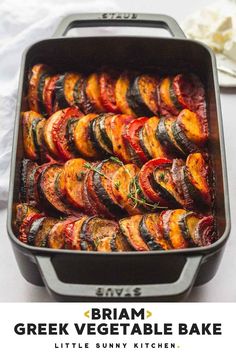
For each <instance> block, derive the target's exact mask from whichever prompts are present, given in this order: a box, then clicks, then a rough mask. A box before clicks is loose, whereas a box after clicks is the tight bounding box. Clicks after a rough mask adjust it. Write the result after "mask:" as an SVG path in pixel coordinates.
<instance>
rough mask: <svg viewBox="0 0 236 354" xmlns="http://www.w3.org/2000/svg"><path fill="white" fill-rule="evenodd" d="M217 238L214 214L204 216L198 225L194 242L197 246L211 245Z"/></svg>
mask: <svg viewBox="0 0 236 354" xmlns="http://www.w3.org/2000/svg"><path fill="white" fill-rule="evenodd" d="M216 240H217V235H216V230H215V220H214V217H213V216H212V215H209V216H205V217H203V218H202V219H201V220H200V221H199V223H198V224H197V226H196V229H195V233H194V242H195V243H196V245H197V246H210V245H211V244H212V243H214V242H215V241H216Z"/></svg>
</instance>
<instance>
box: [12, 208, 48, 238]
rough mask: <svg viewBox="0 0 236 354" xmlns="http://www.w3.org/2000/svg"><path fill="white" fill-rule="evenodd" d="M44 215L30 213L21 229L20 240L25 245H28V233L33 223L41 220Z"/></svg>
mask: <svg viewBox="0 0 236 354" xmlns="http://www.w3.org/2000/svg"><path fill="white" fill-rule="evenodd" d="M43 216H44V215H43V214H41V213H35V212H30V213H29V214H27V215H26V217H25V218H24V220H23V222H22V224H21V226H20V228H19V235H18V239H19V240H20V241H21V242H23V243H26V244H27V243H28V233H29V230H30V227H31V225H32V223H33V222H34V221H35V220H37V219H41V218H42V217H43Z"/></svg>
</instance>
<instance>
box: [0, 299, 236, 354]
mask: <svg viewBox="0 0 236 354" xmlns="http://www.w3.org/2000/svg"><path fill="white" fill-rule="evenodd" d="M92 307H96V308H97V307H100V308H101V307H103V308H104V307H107V308H109V309H111V308H113V307H114V308H117V309H121V308H122V304H109V303H108V304H104V305H103V306H101V305H97V304H96V305H94V304H89V303H87V304H86V303H85V304H65V303H64V304H63V303H61V304H44V311H42V305H41V304H21V306H19V305H18V304H8V305H6V304H4V305H3V304H2V305H0V311H1V318H5V319H7V321H5V322H4V321H0V333H1V337H0V338H1V348H5V350H4V349H3V350H2V352H4V353H6V354H9V353H15V352H16V353H20V354H32V353H34V354H42V353H51V354H54V353H57V354H65V353H67V354H71V353H83V354H93V353H101V354H104V353H111V352H115V353H119V352H121V351H122V353H124V354H125V353H132V354H133V353H140V352H141V353H143V354H151V353H160V354H164V353H177V354H190V353H191V354H199V353H215V354H221V353H224V352H225V353H227V354H234V353H235V352H236V344H235V341H234V338H235V325H234V319H235V317H234V316H231V317H230V318H229V313H232V310H234V313H235V310H236V305H235V304H228V305H227V304H226V305H223V304H194V305H192V304H177V305H176V304H167V303H166V304H153V303H152V304H149V303H147V304H145V305H140V304H135V305H132V304H125V308H126V309H127V311H129V309H130V308H131V307H134V308H135V309H136V310H140V308H144V309H145V310H149V311H151V312H152V316H151V317H149V318H145V320H141V319H140V318H137V319H136V320H134V321H129V320H124V319H123V320H121V321H117V320H106V321H104V320H97V321H95V320H91V319H88V318H86V317H84V312H85V311H87V310H90V313H91V308H92ZM49 322H51V323H69V325H68V327H67V328H68V332H69V334H70V335H63V336H52V335H51V336H46V335H45V336H43V335H40V336H36V335H35V336H33V335H30V336H25V335H23V336H19V335H16V334H14V326H15V325H16V324H17V323H35V324H37V323H49ZM83 322H85V323H86V322H88V323H91V322H92V323H96V324H100V323H104V322H105V323H107V324H109V323H119V322H123V323H130V324H131V325H133V324H134V323H135V322H137V323H139V325H140V326H141V325H142V324H143V323H158V329H159V330H163V324H164V323H172V328H173V335H165V336H163V335H156V336H152V335H150V336H148V335H147V336H143V335H142V336H140V335H133V336H128V335H126V336H123V335H113V336H109V335H89V336H87V335H86V334H84V333H83V335H82V336H78V335H77V334H76V331H75V329H74V323H78V324H79V326H80V325H81V323H83ZM179 323H187V324H188V328H190V325H191V324H192V323H197V325H198V327H199V328H200V327H201V324H202V323H222V335H216V336H213V335H211V336H209V335H208V336H203V335H194V334H193V335H184V336H183V335H181V336H179V335H178V324H179ZM55 342H56V343H57V344H59V343H61V342H63V343H65V342H69V343H71V342H75V343H81V344H82V343H85V342H89V346H90V348H89V349H64V350H63V349H62V350H61V349H54V343H55ZM109 342H110V343H116V342H121V343H123V342H127V343H128V347H127V348H128V349H110V350H109V349H106V350H105V349H102V350H101V349H100V350H96V351H95V350H94V345H95V343H100V344H101V343H109ZM133 342H139V343H147V342H149V343H153V342H159V343H160V342H167V343H171V342H172V343H173V342H174V343H176V348H175V349H146V350H144V349H142V350H141V349H135V350H134V349H133V348H132V343H133ZM177 346H179V348H177Z"/></svg>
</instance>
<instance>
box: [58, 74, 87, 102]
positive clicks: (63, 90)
mask: <svg viewBox="0 0 236 354" xmlns="http://www.w3.org/2000/svg"><path fill="white" fill-rule="evenodd" d="M80 77H81V75H80V74H78V73H73V72H68V73H65V74H63V75H61V76H60V77H59V79H58V80H57V82H56V85H55V94H56V98H57V101H58V104H59V107H60V108H66V107H68V106H73V105H74V103H75V102H74V94H73V93H74V87H75V84H76V82H77V81H78V80H79V78H80Z"/></svg>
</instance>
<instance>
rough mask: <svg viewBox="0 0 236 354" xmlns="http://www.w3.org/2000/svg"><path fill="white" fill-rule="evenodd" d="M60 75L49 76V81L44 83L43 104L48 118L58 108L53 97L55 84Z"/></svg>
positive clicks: (54, 96)
mask: <svg viewBox="0 0 236 354" xmlns="http://www.w3.org/2000/svg"><path fill="white" fill-rule="evenodd" d="M59 77H60V75H54V76H51V78H50V80H48V81H47V82H46V83H45V88H44V104H45V108H46V111H47V115H48V116H49V117H50V116H51V115H52V114H53V113H54V112H55V111H56V110H57V108H58V104H57V102H56V95H55V87H56V83H57V81H58V79H59Z"/></svg>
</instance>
